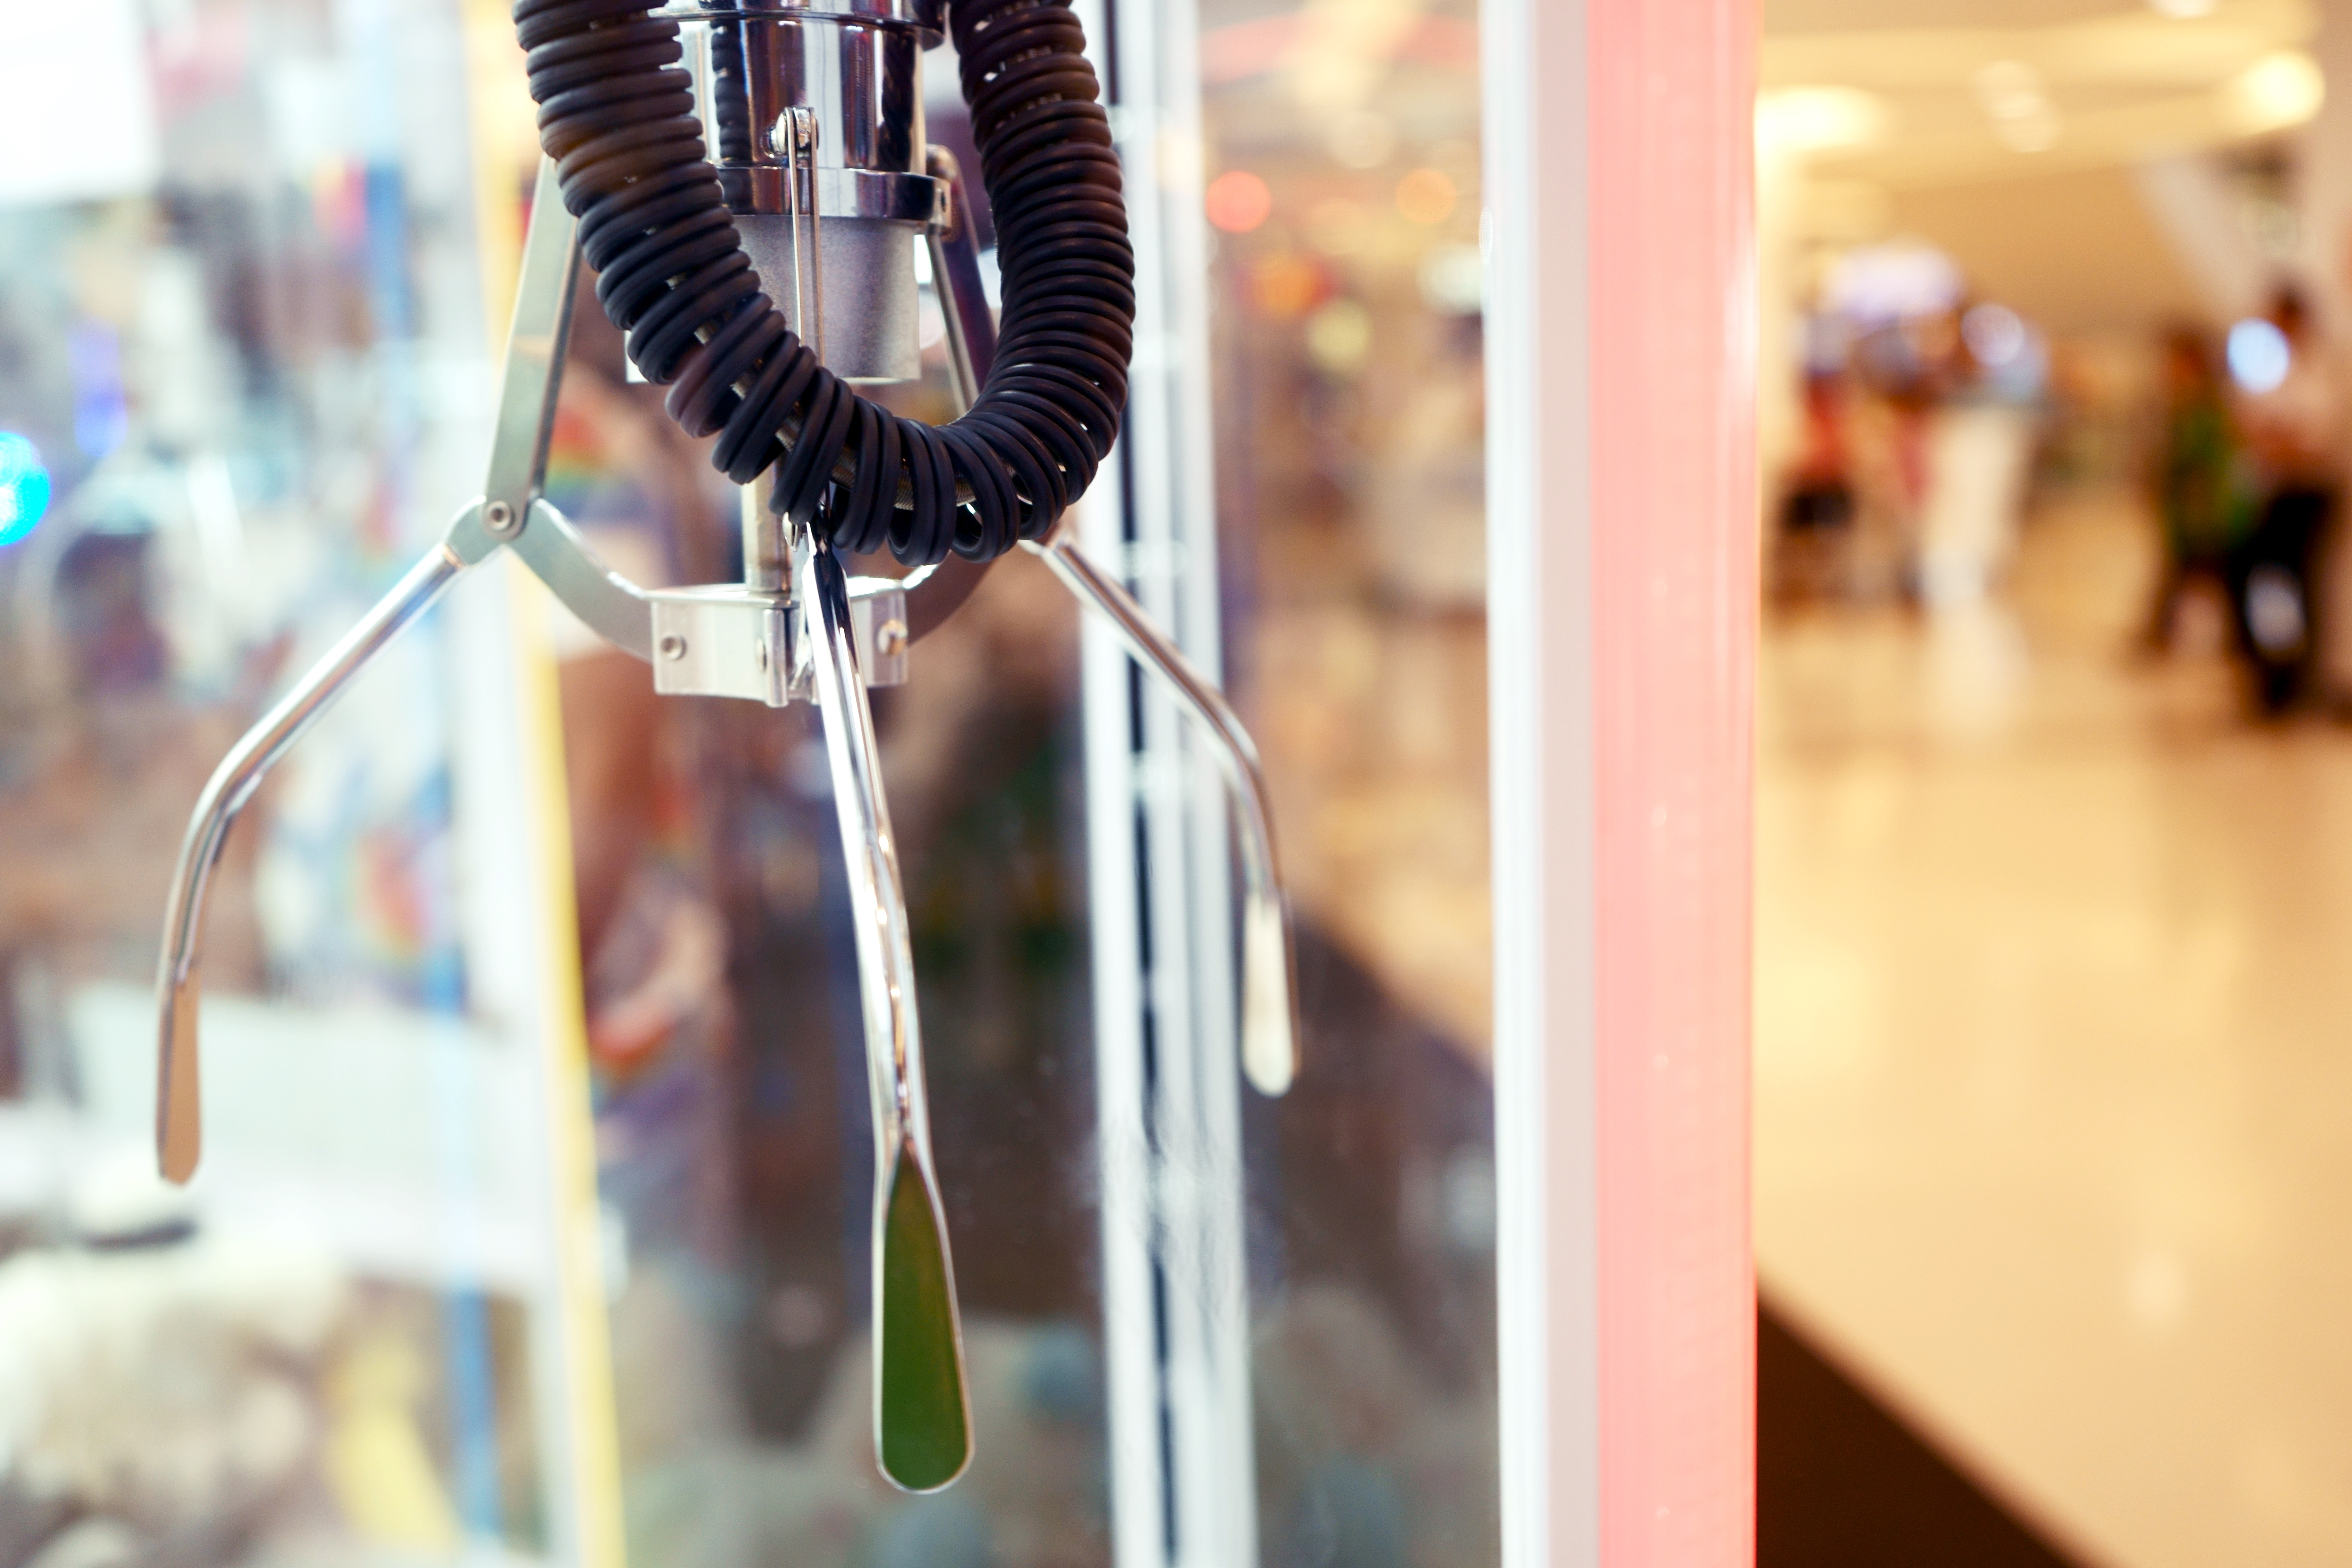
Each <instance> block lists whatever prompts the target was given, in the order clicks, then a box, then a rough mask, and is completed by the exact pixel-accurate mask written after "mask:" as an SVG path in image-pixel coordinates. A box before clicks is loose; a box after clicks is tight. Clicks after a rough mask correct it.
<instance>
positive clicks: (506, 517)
mask: <svg viewBox="0 0 2352 1568" xmlns="http://www.w3.org/2000/svg"><path fill="white" fill-rule="evenodd" d="M514 521H515V511H514V508H512V507H511V506H509V505H508V504H507V503H506V502H504V501H502V500H494V501H492V502H491V503H490V504H489V505H488V506H486V507H484V508H483V509H482V523H483V526H484V527H486V528H488V530H489V531H491V532H492V533H506V532H509V531H511V530H512V529H513V527H514Z"/></svg>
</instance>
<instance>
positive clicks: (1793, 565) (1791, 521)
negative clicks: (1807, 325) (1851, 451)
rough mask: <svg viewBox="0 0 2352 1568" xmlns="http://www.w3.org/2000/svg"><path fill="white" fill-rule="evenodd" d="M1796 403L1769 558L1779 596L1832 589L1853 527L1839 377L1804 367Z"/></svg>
mask: <svg viewBox="0 0 2352 1568" xmlns="http://www.w3.org/2000/svg"><path fill="white" fill-rule="evenodd" d="M1802 407H1803V414H1802V423H1801V426H1800V433H1799V437H1798V440H1799V446H1798V448H1797V458H1796V461H1795V462H1793V463H1792V464H1790V468H1789V476H1788V479H1787V486H1786V489H1785V491H1784V492H1783V494H1782V496H1781V499H1780V527H1779V531H1778V534H1777V537H1776V539H1775V549H1774V552H1773V560H1772V586H1773V591H1774V592H1775V594H1776V595H1779V596H1780V597H1782V598H1796V597H1803V596H1809V595H1815V594H1820V593H1823V592H1826V591H1828V590H1829V589H1830V588H1832V586H1833V585H1834V580H1835V578H1836V575H1837V573H1838V566H1839V558H1840V556H1841V555H1842V554H1843V546H1844V545H1845V543H1846V542H1847V540H1848V538H1849V537H1850V535H1851V534H1852V531H1853V512H1854V496H1853V482H1852V481H1851V480H1850V479H1848V478H1847V475H1846V437H1845V420H1844V413H1845V391H1844V387H1843V378H1842V377H1840V376H1839V375H1838V374H1835V373H1833V372H1823V371H1812V372H1809V373H1808V374H1807V375H1806V377H1805V387H1804V399H1803V405H1802Z"/></svg>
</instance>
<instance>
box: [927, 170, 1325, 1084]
mask: <svg viewBox="0 0 2352 1568" xmlns="http://www.w3.org/2000/svg"><path fill="white" fill-rule="evenodd" d="M930 171H931V174H933V175H934V176H936V177H937V178H940V179H942V180H945V181H947V182H948V183H949V184H950V185H952V186H953V187H954V193H953V196H952V199H951V205H950V213H951V215H952V222H951V224H950V226H949V227H947V228H945V229H933V230H932V231H931V233H930V237H929V238H930V249H931V279H932V282H933V286H934V287H936V288H937V289H939V291H940V315H941V317H942V318H943V319H944V321H945V322H946V326H947V342H948V372H949V379H950V382H952V383H953V384H954V389H955V393H956V395H957V396H958V398H959V399H961V402H962V404H963V405H964V406H965V407H966V408H969V407H971V405H972V403H973V402H974V401H975V400H976V399H977V398H978V397H979V395H980V388H981V386H982V384H984V383H986V381H987V380H988V373H989V370H990V368H991V366H992V364H993V363H995V359H996V321H995V319H994V318H993V317H992V316H991V315H990V314H989V313H988V300H987V297H986V295H985V294H984V292H983V291H982V287H981V280H980V253H979V251H978V249H977V248H976V247H975V246H974V244H973V239H972V231H971V224H970V223H969V222H967V221H966V220H965V215H967V214H968V213H970V212H971V198H970V196H969V195H967V194H966V192H965V189H964V184H963V176H962V174H961V171H960V170H958V169H957V167H956V161H955V159H954V158H953V157H952V156H950V154H949V153H947V152H946V151H945V150H943V149H941V148H938V147H934V148H932V149H930ZM1024 548H1025V549H1027V550H1029V551H1031V552H1034V553H1035V554H1037V555H1039V556H1042V557H1043V558H1044V559H1045V564H1046V565H1048V566H1050V567H1052V568H1053V569H1054V575H1055V576H1056V577H1058V578H1060V579H1061V580H1062V583H1063V584H1064V585H1065V586H1066V587H1067V588H1068V589H1069V590H1070V592H1071V593H1072V594H1074V595H1076V596H1077V599H1078V602H1079V603H1080V604H1082V605H1086V606H1087V608H1088V609H1090V610H1093V611H1094V612H1095V613H1096V614H1097V615H1099V616H1102V617H1103V619H1105V620H1106V621H1108V622H1109V623H1110V626H1111V629H1112V630H1114V631H1116V632H1117V633H1118V638H1119V641H1120V642H1121V643H1123V644H1125V645H1126V647H1127V651H1128V652H1129V654H1130V655H1132V656H1133V658H1135V661H1136V662H1137V663H1138V664H1140V665H1141V666H1143V668H1146V669H1148V670H1150V672H1151V674H1152V677H1153V679H1156V680H1158V681H1159V682H1160V686H1161V687H1162V689H1165V690H1166V691H1167V692H1168V694H1169V695H1170V696H1171V697H1173V698H1174V699H1176V700H1177V701H1178V702H1180V703H1181V704H1182V705H1183V706H1184V708H1185V709H1186V710H1188V711H1190V712H1191V713H1192V717H1193V718H1195V719H1197V720H1198V721H1200V723H1201V727H1202V729H1203V730H1205V731H1208V735H1209V739H1210V741H1211V742H1213V748H1212V749H1213V751H1214V752H1215V753H1216V758H1217V765H1218V769H1219V771H1220V772H1222V773H1223V774H1224V777H1225V783H1226V784H1227V786H1228V787H1229V788H1231V790H1232V792H1233V796H1234V804H1235V805H1238V806H1239V807H1240V808H1241V809H1240V816H1241V845H1242V880H1243V892H1244V901H1243V913H1242V1068H1243V1070H1244V1072H1245V1073H1247V1074H1248V1075H1249V1080H1250V1082H1251V1084H1252V1085H1254V1086H1255V1088H1256V1089H1257V1090H1258V1092H1259V1093H1261V1094H1265V1095H1279V1094H1282V1093H1284V1092H1285V1091H1286V1090H1287V1089H1289V1088H1290V1085H1291V1080H1292V1079H1296V1078H1297V1076H1298V1010H1297V989H1298V987H1297V963H1296V960H1295V958H1294V956H1293V952H1292V939H1291V931H1290V916H1289V911H1288V910H1287V909H1286V907H1285V905H1284V901H1283V896H1282V867H1281V863H1280V861H1278V860H1277V859H1276V857H1275V849H1274V812H1273V805H1272V802H1271V799H1270V797H1269V796H1268V795H1267V794H1266V788H1265V770H1264V768H1263V767H1261V766H1260V765H1259V763H1258V757H1257V746H1256V744H1255V742H1252V741H1251V740H1250V736H1249V731H1247V730H1245V729H1244V728H1243V727H1242V721H1241V719H1240V717H1239V716H1238V715H1236V714H1235V713H1234V710H1233V705H1232V704H1231V703H1229V702H1227V701H1226V700H1225V697H1224V693H1223V692H1222V691H1219V690H1218V689H1217V686H1216V682H1214V681H1213V680H1211V679H1209V678H1208V677H1207V676H1205V675H1202V673H1201V672H1200V671H1199V670H1198V669H1196V668H1193V666H1192V661H1191V660H1190V659H1188V658H1185V657H1184V655H1183V652H1182V651H1181V649H1179V648H1178V647H1176V645H1175V644H1174V643H1173V642H1171V640H1169V638H1168V637H1167V635H1166V634H1165V633H1163V632H1162V631H1160V628H1159V626H1156V625H1154V624H1153V622H1152V619H1151V616H1150V613H1149V612H1147V611H1146V610H1145V609H1144V607H1143V606H1142V605H1139V604H1137V603H1136V602H1135V598H1134V596H1133V595H1130V594H1129V593H1128V591H1127V590H1126V589H1125V588H1122V587H1121V586H1119V584H1118V581H1117V580H1116V579H1114V578H1113V577H1111V576H1110V575H1109V574H1107V573H1105V572H1103V571H1102V570H1101V568H1099V567H1097V565H1095V563H1093V562H1091V561H1089V560H1087V557H1086V554H1085V553H1084V552H1082V551H1080V550H1079V549H1078V547H1077V545H1076V544H1075V543H1074V542H1071V541H1070V539H1069V538H1068V537H1067V535H1066V531H1056V532H1055V534H1054V535H1053V536H1052V537H1051V538H1049V539H1046V540H1045V541H1044V542H1035V541H1024ZM926 586H929V584H926ZM970 591H971V589H970V585H969V584H965V585H964V586H963V588H962V593H969V592H970ZM933 592H934V594H935V595H937V596H938V597H939V598H940V600H941V601H944V602H947V603H948V604H949V607H950V608H951V607H952V605H953V604H955V603H961V593H959V594H956V595H954V597H953V599H952V600H951V601H950V600H949V599H948V595H945V594H941V593H940V592H939V590H937V589H934V590H933ZM908 612H909V614H908V619H909V620H910V621H911V622H913V623H914V625H915V628H916V632H917V635H920V634H921V632H922V631H924V630H928V629H929V626H931V625H934V624H936V622H935V621H930V620H925V619H924V618H923V616H924V613H925V605H924V597H923V595H920V594H913V595H909V598H908Z"/></svg>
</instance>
